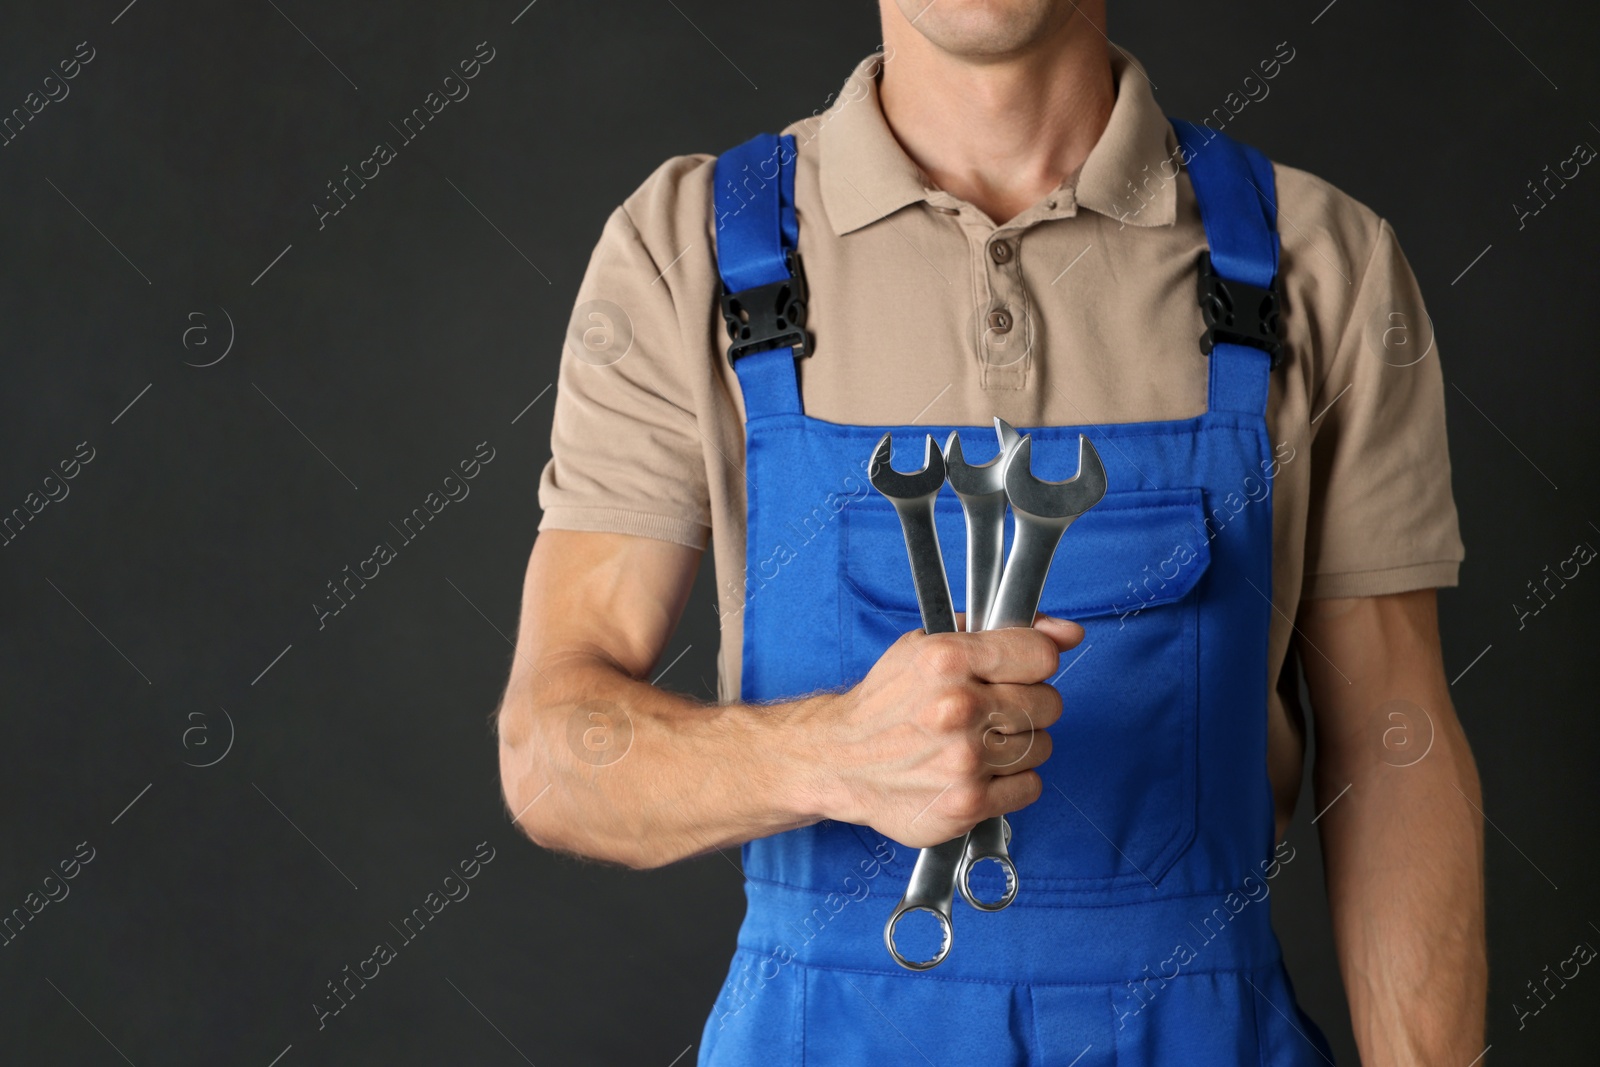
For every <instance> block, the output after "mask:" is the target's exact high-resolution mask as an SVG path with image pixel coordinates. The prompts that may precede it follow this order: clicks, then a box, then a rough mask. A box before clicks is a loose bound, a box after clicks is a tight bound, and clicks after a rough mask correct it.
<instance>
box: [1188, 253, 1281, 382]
mask: <svg viewBox="0 0 1600 1067" xmlns="http://www.w3.org/2000/svg"><path fill="white" fill-rule="evenodd" d="M1281 307H1282V302H1281V299H1280V297H1279V295H1278V290H1277V288H1276V286H1274V287H1273V288H1271V289H1263V288H1261V287H1260V286H1256V285H1247V284H1246V283H1244V282H1236V281H1233V280H1231V279H1228V278H1224V277H1222V276H1221V275H1220V274H1218V273H1217V272H1216V270H1215V269H1214V268H1213V267H1212V266H1211V253H1209V252H1204V253H1201V256H1200V317H1201V318H1202V319H1204V320H1205V324H1206V332H1205V333H1203V334H1201V335H1200V351H1202V352H1204V353H1205V354H1206V355H1208V356H1209V355H1210V354H1211V349H1212V348H1213V347H1215V345H1216V344H1217V343H1218V342H1219V341H1220V342H1223V343H1227V344H1236V345H1252V346H1254V347H1256V348H1260V349H1265V350H1266V352H1267V353H1268V354H1269V355H1271V356H1272V369H1273V370H1277V369H1278V364H1280V363H1282V362H1283V341H1282V339H1281V338H1279V336H1278V313H1279V311H1280V309H1281Z"/></svg>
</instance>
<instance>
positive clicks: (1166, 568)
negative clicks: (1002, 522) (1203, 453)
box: [843, 486, 1211, 619]
mask: <svg viewBox="0 0 1600 1067" xmlns="http://www.w3.org/2000/svg"><path fill="white" fill-rule="evenodd" d="M934 520H935V523H936V525H937V527H938V531H939V544H940V548H941V550H942V552H943V555H944V562H945V572H946V574H947V576H948V578H949V581H950V591H951V594H952V595H953V597H954V600H955V606H956V610H957V611H964V610H965V609H966V603H965V601H966V551H967V547H966V542H967V531H966V520H965V517H964V515H963V513H962V510H961V502H960V500H958V499H957V498H956V495H955V492H954V491H953V490H951V489H950V487H949V486H946V487H945V488H944V490H943V491H942V492H941V493H940V495H939V499H938V501H937V503H936V504H935V507H934ZM1012 528H1013V524H1012V519H1011V517H1010V516H1009V514H1008V516H1007V519H1006V545H1007V551H1009V549H1010V543H1011V536H1012ZM843 550H844V574H845V576H846V579H847V582H848V584H849V585H850V586H852V587H853V588H854V591H855V592H856V593H857V595H859V596H861V597H862V598H863V599H865V600H867V601H868V602H869V603H871V604H873V606H875V607H877V608H878V609H879V610H882V611H885V612H892V613H896V614H905V613H908V612H909V613H910V614H912V615H915V614H916V612H917V606H916V595H915V592H914V589H913V586H912V582H911V567H910V562H909V560H908V559H907V557H906V551H905V542H904V540H903V538H902V536H901V533H900V523H899V518H898V517H897V516H896V515H895V512H894V507H893V505H891V504H890V503H889V502H888V501H887V500H885V499H884V498H883V497H881V496H878V495H876V494H874V495H873V496H870V497H866V498H864V499H862V500H859V501H855V502H852V503H851V505H850V507H849V508H848V509H847V511H846V515H845V536H844V539H843ZM1210 563H1211V546H1210V541H1209V539H1208V538H1207V537H1206V533H1205V504H1204V499H1203V497H1202V494H1201V490H1199V489H1198V488H1181V489H1149V490H1135V491H1127V492H1117V493H1107V494H1106V496H1105V499H1103V500H1101V501H1100V503H1098V504H1096V505H1095V506H1094V507H1093V508H1091V509H1090V510H1089V512H1088V513H1087V514H1085V515H1084V516H1083V517H1082V518H1079V519H1077V520H1076V521H1075V522H1073V524H1072V525H1071V526H1070V527H1068V528H1067V532H1066V534H1065V535H1063V536H1062V538H1061V543H1060V545H1059V546H1057V548H1056V553H1055V558H1054V561H1053V562H1052V563H1051V565H1050V573H1049V575H1048V576H1047V577H1046V578H1045V585H1044V595H1043V596H1042V597H1041V598H1040V602H1039V606H1040V610H1042V611H1045V612H1047V613H1049V614H1052V615H1058V616H1061V617H1063V618H1068V619H1083V618H1092V617H1094V616H1099V615H1123V614H1127V613H1128V612H1138V611H1142V610H1144V609H1145V608H1151V607H1156V606H1159V605H1161V604H1170V603H1172V602H1174V601H1177V600H1181V599H1182V598H1183V597H1184V596H1186V595H1187V594H1188V593H1189V591H1190V590H1192V589H1193V588H1194V587H1195V585H1196V584H1197V583H1198V582H1199V581H1200V577H1201V575H1203V574H1204V573H1205V571H1206V568H1207V567H1208V566H1209V565H1210Z"/></svg>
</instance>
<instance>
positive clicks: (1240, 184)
mask: <svg viewBox="0 0 1600 1067" xmlns="http://www.w3.org/2000/svg"><path fill="white" fill-rule="evenodd" d="M1172 128H1173V131H1174V132H1175V133H1176V134H1177V135H1178V151H1179V157H1180V159H1181V161H1182V163H1183V165H1184V169H1185V170H1187V171H1188V172H1189V181H1190V183H1191V184H1192V185H1193V186H1194V195H1195V199H1196V200H1197V201H1199V205H1200V221H1201V222H1202V223H1203V224H1204V225H1205V228H1206V244H1207V245H1208V246H1209V261H1208V262H1209V266H1210V269H1211V270H1213V271H1214V272H1215V278H1214V279H1213V278H1211V277H1209V276H1208V275H1207V274H1206V269H1205V265H1202V278H1201V293H1202V308H1203V310H1204V311H1205V319H1206V325H1207V327H1208V329H1207V331H1206V335H1205V338H1204V341H1205V342H1206V343H1210V345H1211V351H1210V357H1211V388H1210V403H1209V406H1210V409H1211V410H1212V411H1232V412H1239V413H1243V414H1249V415H1259V414H1263V413H1265V412H1266V410H1267V388H1268V385H1269V384H1270V381H1271V374H1272V367H1273V366H1274V365H1275V364H1276V362H1277V355H1276V353H1274V352H1271V351H1269V349H1268V348H1266V347H1262V346H1261V345H1262V343H1263V334H1265V337H1266V338H1267V339H1268V340H1267V341H1266V343H1277V344H1281V342H1278V340H1277V338H1276V332H1277V326H1278V322H1277V318H1278V303H1277V295H1276V292H1275V288H1276V287H1275V284H1274V282H1275V279H1276V278H1277V274H1278V222H1277V220H1278V210H1277V208H1278V205H1277V199H1276V192H1275V186H1274V184H1273V179H1272V163H1271V162H1270V161H1269V160H1268V159H1267V157H1266V156H1264V155H1262V154H1261V153H1260V152H1258V151H1257V150H1256V149H1254V148H1251V147H1250V146H1249V145H1243V144H1240V143H1239V142H1237V141H1235V140H1233V139H1232V138H1231V137H1228V136H1226V135H1225V134H1221V133H1218V132H1216V131H1215V130H1210V129H1206V128H1204V127H1201V126H1196V125H1195V124H1194V123H1192V122H1185V121H1184V120H1182V119H1173V120H1172ZM1217 281H1220V286H1219V285H1217V284H1215V283H1216V282H1217ZM1208 286H1209V287H1210V288H1209V289H1208ZM1219 294H1220V295H1219ZM1208 304H1209V305H1210V306H1209V307H1208V306H1207V305H1208ZM1233 312H1239V313H1240V314H1239V318H1240V319H1241V320H1250V321H1240V322H1235V321H1234V316H1233V314H1232V313H1233ZM1246 336H1248V337H1251V338H1252V340H1253V341H1254V342H1255V343H1241V338H1242V337H1246ZM1279 351H1281V347H1280V348H1279Z"/></svg>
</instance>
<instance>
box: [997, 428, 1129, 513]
mask: <svg viewBox="0 0 1600 1067" xmlns="http://www.w3.org/2000/svg"><path fill="white" fill-rule="evenodd" d="M1032 458H1033V438H1032V436H1028V437H1024V438H1023V439H1022V440H1021V441H1019V442H1018V443H1017V446H1016V447H1015V448H1014V449H1012V450H1011V451H1010V452H1009V453H1007V456H1006V464H1005V486H1006V497H1007V498H1008V499H1009V500H1010V501H1011V510H1012V511H1013V512H1014V513H1017V514H1023V515H1026V516H1028V517H1029V518H1031V519H1035V520H1038V521H1042V522H1059V521H1062V520H1066V521H1067V522H1071V520H1073V519H1075V518H1077V517H1078V516H1079V515H1082V514H1083V513H1084V512H1086V511H1088V510H1089V509H1090V508H1092V507H1094V506H1095V505H1096V504H1098V503H1100V498H1101V497H1103V496H1105V495H1106V468H1105V465H1104V464H1103V463H1101V462H1100V453H1099V452H1098V451H1097V450H1096V449H1095V447H1094V442H1092V441H1090V440H1089V439H1088V438H1087V437H1085V436H1084V435H1083V434H1079V435H1078V473H1076V474H1074V475H1073V476H1072V477H1071V478H1068V479H1067V480H1066V481H1064V482H1046V481H1042V480H1040V479H1039V478H1035V477H1034V475H1033V470H1032V467H1031V460H1032Z"/></svg>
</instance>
